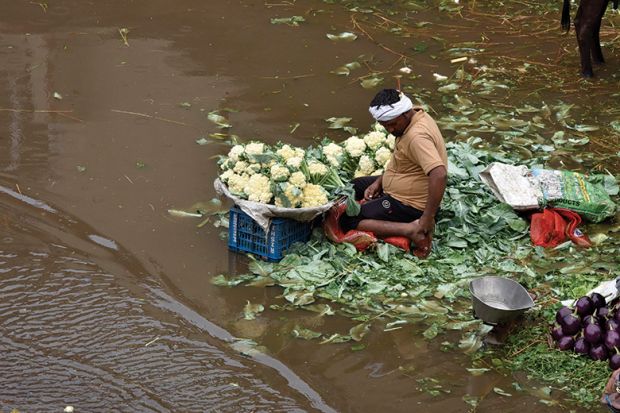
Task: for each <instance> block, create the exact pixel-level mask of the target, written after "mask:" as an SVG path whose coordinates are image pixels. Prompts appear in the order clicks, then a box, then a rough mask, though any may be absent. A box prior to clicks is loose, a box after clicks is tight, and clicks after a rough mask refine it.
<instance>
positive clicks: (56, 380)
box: [0, 0, 617, 412]
mask: <svg viewBox="0 0 620 413" xmlns="http://www.w3.org/2000/svg"><path fill="white" fill-rule="evenodd" d="M435 14H436V13H434V12H427V13H426V14H422V15H421V16H420V17H421V19H426V20H433V19H434V21H439V20H441V19H443V18H444V17H442V16H436V15H435ZM292 15H303V16H305V17H306V19H307V20H308V24H306V25H304V26H303V28H295V27H289V26H286V25H272V24H271V23H270V19H271V18H273V17H289V16H292ZM349 17H350V15H349V13H348V12H347V11H346V10H345V9H343V8H342V7H340V6H338V5H329V4H326V3H323V2H319V1H305V2H299V3H295V2H293V3H289V2H274V3H273V4H271V3H270V2H262V1H253V0H243V1H239V0H236V1H233V0H224V1H217V2H216V1H207V2H196V1H189V0H179V1H175V2H169V1H164V0H152V1H131V2H127V1H118V0H112V1H106V2H85V1H76V0H57V1H53V2H48V3H41V4H39V3H37V2H15V1H11V2H8V1H5V2H4V4H3V5H2V16H0V61H1V62H2V63H0V211H1V214H0V228H1V232H0V297H1V298H2V300H0V329H1V334H0V351H1V352H2V356H1V358H0V368H1V370H2V372H3V374H2V375H1V377H0V410H1V411H10V410H11V409H12V408H17V409H19V410H20V411H22V412H39V411H60V409H62V408H63V407H64V406H66V405H72V406H74V407H75V409H76V411H82V412H93V411H110V410H112V409H118V410H121V409H124V410H128V411H174V412H181V411H183V412H186V411H187V412H189V411H231V412H232V411H235V412H236V411H314V410H318V411H333V410H336V411H352V412H353V411H360V412H361V411H367V412H373V411H380V410H388V411H424V412H460V411H466V410H468V408H469V407H470V406H469V405H467V404H466V403H465V402H464V401H463V396H465V395H471V396H479V397H484V399H483V400H482V401H481V403H480V405H479V407H478V411H486V412H490V411H512V412H516V411H520V410H523V409H527V410H528V411H534V412H535V411H545V412H546V411H566V409H565V408H564V407H562V408H560V407H547V406H545V405H544V404H542V403H539V399H540V396H539V395H536V394H535V393H532V392H528V391H523V392H517V391H516V390H514V389H513V386H512V383H513V382H516V381H519V382H520V383H521V384H522V386H523V387H524V388H531V387H532V386H536V383H529V382H527V380H526V379H524V378H523V377H505V376H502V375H500V374H498V373H493V372H491V373H487V374H484V375H482V376H472V375H470V374H469V373H468V372H467V371H466V370H465V368H467V367H470V366H471V361H470V360H469V358H468V357H466V356H464V355H461V354H456V353H453V352H448V353H445V352H441V351H440V349H439V347H440V345H439V343H429V342H427V341H426V340H424V339H423V338H421V335H420V331H419V330H411V329H407V330H405V329H402V330H396V331H391V332H383V331H382V330H383V326H379V325H376V326H373V330H372V333H371V334H370V337H369V338H368V341H367V342H366V346H367V348H366V349H365V350H364V351H360V352H355V351H351V349H350V346H349V345H346V344H345V345H319V344H316V343H315V342H306V341H303V340H296V339H293V338H291V337H290V334H289V331H290V329H291V327H292V326H294V325H295V324H302V325H307V326H312V325H316V324H317V323H325V324H324V325H322V329H324V330H329V331H335V332H336V331H340V332H342V331H347V330H348V328H350V326H351V325H352V324H351V323H350V322H349V321H348V320H344V319H339V318H334V319H333V320H329V321H324V320H322V319H318V318H317V317H314V316H313V315H312V314H311V315H308V313H306V312H299V313H297V312H291V313H278V312H274V311H266V312H265V313H263V314H262V315H261V316H260V317H259V319H258V320H255V321H247V320H243V319H242V316H241V312H242V308H243V306H244V304H245V302H246V300H250V301H251V302H253V303H263V304H265V306H268V305H269V304H271V303H273V302H276V301H278V300H277V299H276V298H274V297H275V296H277V295H278V294H279V291H278V290H276V289H265V288H238V289H224V288H219V287H215V286H213V285H212V284H211V283H210V279H211V277H212V276H213V275H216V274H219V273H222V272H235V271H244V270H245V265H246V260H245V258H243V257H240V256H237V255H235V254H231V253H229V252H228V250H227V248H226V243H225V241H223V240H221V239H220V237H219V232H220V230H219V229H216V228H213V227H212V226H210V225H207V226H205V227H203V228H201V229H198V228H197V227H196V224H197V222H196V221H195V220H192V219H187V218H186V219H182V218H174V217H171V216H170V215H169V214H168V213H167V210H168V209H170V208H177V209H187V208H189V207H190V206H191V205H192V204H194V203H195V202H196V201H207V200H209V199H211V198H212V197H213V196H214V191H213V188H212V181H213V179H214V177H215V176H216V174H217V171H216V163H215V160H214V159H213V157H214V156H215V155H217V154H222V153H225V152H226V151H227V146H226V145H224V144H222V143H220V142H218V141H217V140H211V143H209V144H208V145H205V146H199V145H197V144H196V143H195V140H196V139H197V138H198V137H201V136H207V135H208V134H209V133H212V132H217V131H218V130H217V128H216V127H215V125H213V124H212V123H210V122H209V121H208V120H207V113H208V112H209V111H212V110H216V109H220V110H222V109H227V108H228V109H231V110H232V111H231V112H223V113H225V114H226V115H227V117H228V118H229V120H230V122H231V123H232V124H233V128H232V132H233V133H235V134H237V135H239V136H241V137H243V138H246V139H249V138H254V137H255V138H259V139H262V140H265V141H268V142H275V141H276V140H279V139H281V140H287V141H289V142H291V143H293V144H300V145H306V144H308V143H310V141H311V139H312V137H314V136H321V135H323V134H325V133H328V132H330V131H328V130H327V129H326V123H325V122H324V120H323V119H325V118H328V117H330V116H349V117H352V118H353V119H354V120H353V122H352V123H353V124H354V125H355V126H357V127H359V128H362V129H364V128H367V127H368V125H369V123H370V122H369V121H370V119H369V118H368V114H367V112H366V104H367V102H368V100H369V98H370V97H371V96H372V93H373V91H368V90H365V89H363V88H361V87H359V84H358V82H357V81H355V79H354V78H351V79H349V78H347V79H344V80H343V78H341V77H337V76H335V75H332V74H330V73H329V72H330V71H331V70H333V69H334V68H335V67H337V66H340V65H342V64H345V63H347V62H350V61H352V60H355V59H356V58H357V57H358V56H360V55H366V56H372V57H373V59H374V60H373V61H374V62H375V64H377V65H381V66H383V67H384V68H389V67H398V65H399V64H401V63H402V61H399V58H398V56H396V55H394V53H392V52H390V51H389V50H388V49H392V48H397V47H399V44H398V42H396V43H394V44H390V43H387V42H389V41H390V38H389V36H387V35H386V34H385V33H383V34H382V33H374V36H373V40H374V41H371V40H370V39H369V38H368V37H360V38H359V39H358V40H357V41H355V42H353V43H347V44H342V43H334V42H330V41H329V40H328V39H326V37H325V33H338V32H341V31H344V30H350V29H351V21H350V19H349ZM460 24H461V25H462V27H461V29H462V30H458V29H455V28H454V27H450V26H449V25H446V26H445V33H441V34H442V36H444V37H445V38H451V39H462V41H465V40H467V39H471V38H476V36H478V33H476V31H475V30H474V28H475V26H476V24H477V22H471V21H467V20H463V21H462V22H461V23H460ZM438 27H440V26H438ZM122 28H126V29H128V30H129V31H128V35H127V36H128V37H127V39H128V45H125V44H124V43H123V40H122V38H121V34H120V32H119V29H122ZM503 35H504V36H505V33H504V34H503ZM383 42H385V44H389V45H390V46H391V47H389V48H386V47H380V46H378V44H384V43H383ZM432 47H433V46H431V49H432ZM544 47H547V48H554V47H558V46H557V45H555V46H554V45H545V46H543V47H542V48H541V52H537V53H534V55H540V54H544V53H545V52H544ZM431 52H432V50H431ZM431 54H432V53H429V54H424V55H420V56H419V59H418V60H417V61H416V62H415V65H417V66H416V67H418V68H419V70H420V72H422V73H423V74H424V76H423V77H422V78H421V79H420V83H419V85H420V86H421V87H431V86H432V80H431V78H432V77H431V76H430V75H431V74H432V73H433V72H435V71H440V70H442V69H446V70H447V69H448V68H449V67H450V66H449V63H439V62H438V61H437V60H435V59H433V58H432V57H430V55H431ZM612 60H613V59H612ZM572 63H573V64H575V63H576V59H575V58H574V57H573V58H572ZM616 63H617V58H616ZM567 70H568V69H567ZM605 70H606V71H602V72H601V73H603V74H605V73H606V74H607V76H610V73H612V72H613V69H605ZM571 74H572V72H571ZM55 94H56V95H55ZM575 96H577V95H576V94H575ZM183 102H187V103H189V104H190V105H184V106H182V105H181V103H183ZM297 123H299V127H295V124H297ZM292 129H295V131H294V133H292V134H291V133H290V131H291V130H292ZM332 136H334V137H339V136H340V137H342V136H344V135H341V134H339V133H337V132H332ZM235 338H249V339H253V340H256V341H257V342H258V343H259V344H260V345H262V346H264V352H261V353H255V352H252V351H249V352H247V351H245V353H247V354H246V355H243V354H241V353H240V352H239V351H238V350H239V347H238V346H234V345H233V344H234V342H235ZM428 378H432V379H436V380H438V383H440V385H441V391H440V395H439V396H433V395H431V394H429V392H428V391H427V390H428V388H429V384H428V383H427V382H424V380H425V379H428ZM495 387H499V388H501V389H503V390H505V391H507V392H509V393H512V394H513V396H512V397H506V396H501V395H499V394H497V393H495V392H494V391H493V388H495ZM575 410H576V411H577V410H578V409H575Z"/></svg>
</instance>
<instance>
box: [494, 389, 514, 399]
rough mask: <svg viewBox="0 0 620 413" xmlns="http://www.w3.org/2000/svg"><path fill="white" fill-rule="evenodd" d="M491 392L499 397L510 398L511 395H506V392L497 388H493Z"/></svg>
mask: <svg viewBox="0 0 620 413" xmlns="http://www.w3.org/2000/svg"><path fill="white" fill-rule="evenodd" d="M493 391H494V392H495V393H497V394H499V395H500V396H506V397H512V394H510V393H507V392H506V391H504V390H502V389H501V388H499V387H493Z"/></svg>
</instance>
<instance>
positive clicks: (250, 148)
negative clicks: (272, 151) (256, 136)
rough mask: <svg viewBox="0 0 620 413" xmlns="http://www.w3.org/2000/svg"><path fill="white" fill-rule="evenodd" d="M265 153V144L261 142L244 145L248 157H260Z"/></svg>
mask: <svg viewBox="0 0 620 413" xmlns="http://www.w3.org/2000/svg"><path fill="white" fill-rule="evenodd" d="M264 151H265V144H264V143H261V142H252V143H248V144H247V145H245V153H247V154H248V155H260V154H262V153H263V152H264Z"/></svg>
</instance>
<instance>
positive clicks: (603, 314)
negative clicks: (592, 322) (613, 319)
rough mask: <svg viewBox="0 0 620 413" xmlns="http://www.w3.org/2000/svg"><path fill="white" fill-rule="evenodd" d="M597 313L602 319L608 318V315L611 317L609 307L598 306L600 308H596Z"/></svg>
mask: <svg viewBox="0 0 620 413" xmlns="http://www.w3.org/2000/svg"><path fill="white" fill-rule="evenodd" d="M595 314H596V315H597V316H598V318H600V319H603V318H607V317H609V308H607V307H600V308H598V309H597V310H596V313H595Z"/></svg>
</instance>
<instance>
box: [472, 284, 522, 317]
mask: <svg viewBox="0 0 620 413" xmlns="http://www.w3.org/2000/svg"><path fill="white" fill-rule="evenodd" d="M469 292H470V293H471V296H472V301H473V305H474V313H475V314H476V317H478V318H479V319H481V320H482V321H484V322H485V323H488V324H500V323H504V322H507V321H510V320H513V319H515V318H516V317H518V316H519V315H520V314H522V313H523V312H525V311H526V310H528V309H529V308H532V307H533V306H534V301H533V300H532V297H530V295H529V294H528V292H527V290H526V289H525V288H523V286H522V285H521V284H519V283H518V282H516V281H514V280H511V279H509V278H504V277H490V276H489V277H481V278H476V279H474V280H472V281H471V282H470V283H469Z"/></svg>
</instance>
